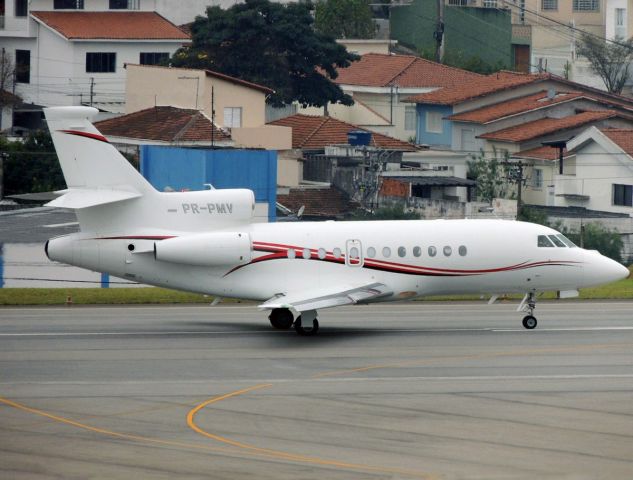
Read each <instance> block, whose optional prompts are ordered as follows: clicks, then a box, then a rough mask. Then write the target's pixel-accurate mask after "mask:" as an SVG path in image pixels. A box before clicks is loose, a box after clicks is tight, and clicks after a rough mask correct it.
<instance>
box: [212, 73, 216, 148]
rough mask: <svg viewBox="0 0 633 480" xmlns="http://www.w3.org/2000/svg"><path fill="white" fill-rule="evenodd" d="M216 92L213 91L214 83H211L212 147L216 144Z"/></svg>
mask: <svg viewBox="0 0 633 480" xmlns="http://www.w3.org/2000/svg"><path fill="white" fill-rule="evenodd" d="M214 131H215V92H214V91H213V85H211V149H213V148H214V146H215V141H214V139H215V136H214Z"/></svg>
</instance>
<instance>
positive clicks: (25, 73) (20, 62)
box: [15, 50, 31, 83]
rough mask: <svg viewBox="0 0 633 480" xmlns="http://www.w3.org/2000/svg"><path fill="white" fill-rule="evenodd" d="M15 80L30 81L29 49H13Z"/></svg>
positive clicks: (20, 81)
mask: <svg viewBox="0 0 633 480" xmlns="http://www.w3.org/2000/svg"><path fill="white" fill-rule="evenodd" d="M15 81H16V82H18V83H31V51H30V50H16V51H15Z"/></svg>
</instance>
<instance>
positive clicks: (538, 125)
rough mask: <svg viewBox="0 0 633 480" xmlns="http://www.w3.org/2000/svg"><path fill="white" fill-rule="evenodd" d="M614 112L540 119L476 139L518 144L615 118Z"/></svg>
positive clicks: (585, 113)
mask: <svg viewBox="0 0 633 480" xmlns="http://www.w3.org/2000/svg"><path fill="white" fill-rule="evenodd" d="M615 116H617V113H615V112H607V111H601V112H582V113H579V114H577V115H570V116H568V117H563V118H542V119H540V120H534V121H532V122H527V123H523V124H521V125H515V126H514V127H510V128H504V129H502V130H497V131H496V132H489V133H484V134H483V135H479V136H478V137H477V138H485V139H487V140H496V141H500V142H512V143H520V142H526V141H528V140H532V139H534V138H537V137H540V136H543V135H548V134H550V133H554V132H558V131H561V130H569V129H571V128H576V127H580V126H582V125H586V124H588V123H592V122H596V121H599V120H605V119H607V118H611V117H615Z"/></svg>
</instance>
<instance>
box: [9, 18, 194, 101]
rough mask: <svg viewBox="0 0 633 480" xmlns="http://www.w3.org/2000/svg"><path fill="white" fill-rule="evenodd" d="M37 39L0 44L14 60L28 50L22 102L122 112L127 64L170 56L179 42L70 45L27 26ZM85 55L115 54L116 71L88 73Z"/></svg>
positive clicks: (18, 89) (35, 26)
mask: <svg viewBox="0 0 633 480" xmlns="http://www.w3.org/2000/svg"><path fill="white" fill-rule="evenodd" d="M30 22H31V23H32V24H33V26H32V30H33V33H34V35H35V37H36V38H3V39H2V44H3V45H2V46H4V47H5V48H6V49H7V50H8V51H9V52H11V54H12V55H14V54H15V50H16V49H21V50H30V52H31V78H30V83H18V84H17V85H16V93H17V94H18V95H20V96H22V98H23V99H24V100H25V101H26V102H31V103H36V104H39V105H45V106H57V105H80V104H81V103H82V102H83V103H84V104H86V103H87V102H89V101H90V89H91V87H90V85H91V78H94V86H93V92H94V97H93V100H94V102H95V103H97V104H101V105H103V108H106V109H110V111H116V112H123V106H124V102H125V77H126V70H125V68H124V65H125V64H126V63H138V62H139V61H140V53H141V52H166V53H168V54H170V55H172V54H173V53H174V52H175V51H176V50H177V49H178V48H179V47H180V46H181V45H182V43H179V42H142V41H141V42H139V41H135V42H69V41H67V40H65V39H63V38H62V37H61V36H59V35H58V34H56V33H53V32H52V31H51V30H49V29H48V28H46V27H43V26H41V25H40V24H38V23H36V22H34V21H32V20H30ZM87 52H115V53H116V71H115V72H112V73H89V72H86V53H87Z"/></svg>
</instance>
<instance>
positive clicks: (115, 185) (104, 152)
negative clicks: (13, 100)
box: [44, 107, 255, 236]
mask: <svg viewBox="0 0 633 480" xmlns="http://www.w3.org/2000/svg"><path fill="white" fill-rule="evenodd" d="M96 113H97V110H96V109H95V108H90V107H54V108H47V109H45V110H44V115H45V116H46V120H47V122H48V126H49V129H50V132H51V136H52V138H53V143H54V145H55V149H56V151H57V155H58V157H59V162H60V164H61V168H62V171H63V174H64V178H65V180H66V184H67V186H68V189H67V190H64V191H63V192H61V193H63V195H62V196H61V197H59V198H57V199H55V200H53V201H52V202H50V203H49V204H48V205H49V206H55V207H62V208H71V209H74V210H75V212H76V214H77V219H78V220H79V224H80V227H81V230H82V232H90V233H91V234H98V235H110V236H112V235H117V234H126V235H146V236H150V235H158V234H174V235H177V234H178V232H203V231H209V230H218V229H225V228H227V227H228V228H231V227H234V226H235V225H240V224H241V225H243V224H245V223H250V222H251V220H252V217H253V210H254V207H255V200H254V195H253V192H252V191H250V190H246V189H230V190H201V191H194V192H170V193H163V192H158V191H157V190H155V189H154V187H153V186H152V185H151V184H150V183H149V182H148V181H147V180H146V179H145V178H144V177H143V176H142V175H141V174H140V173H139V172H138V171H136V169H135V168H134V167H133V166H132V165H131V164H130V163H129V162H128V161H127V159H126V158H125V157H124V156H123V155H122V154H121V153H120V152H119V151H118V150H117V149H116V148H115V147H114V145H112V144H111V143H110V142H108V140H107V138H106V137H104V136H103V135H102V134H101V133H100V132H99V131H98V130H97V129H96V128H95V126H94V125H93V124H92V123H91V122H90V119H91V118H92V117H94V116H95V115H96Z"/></svg>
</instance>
